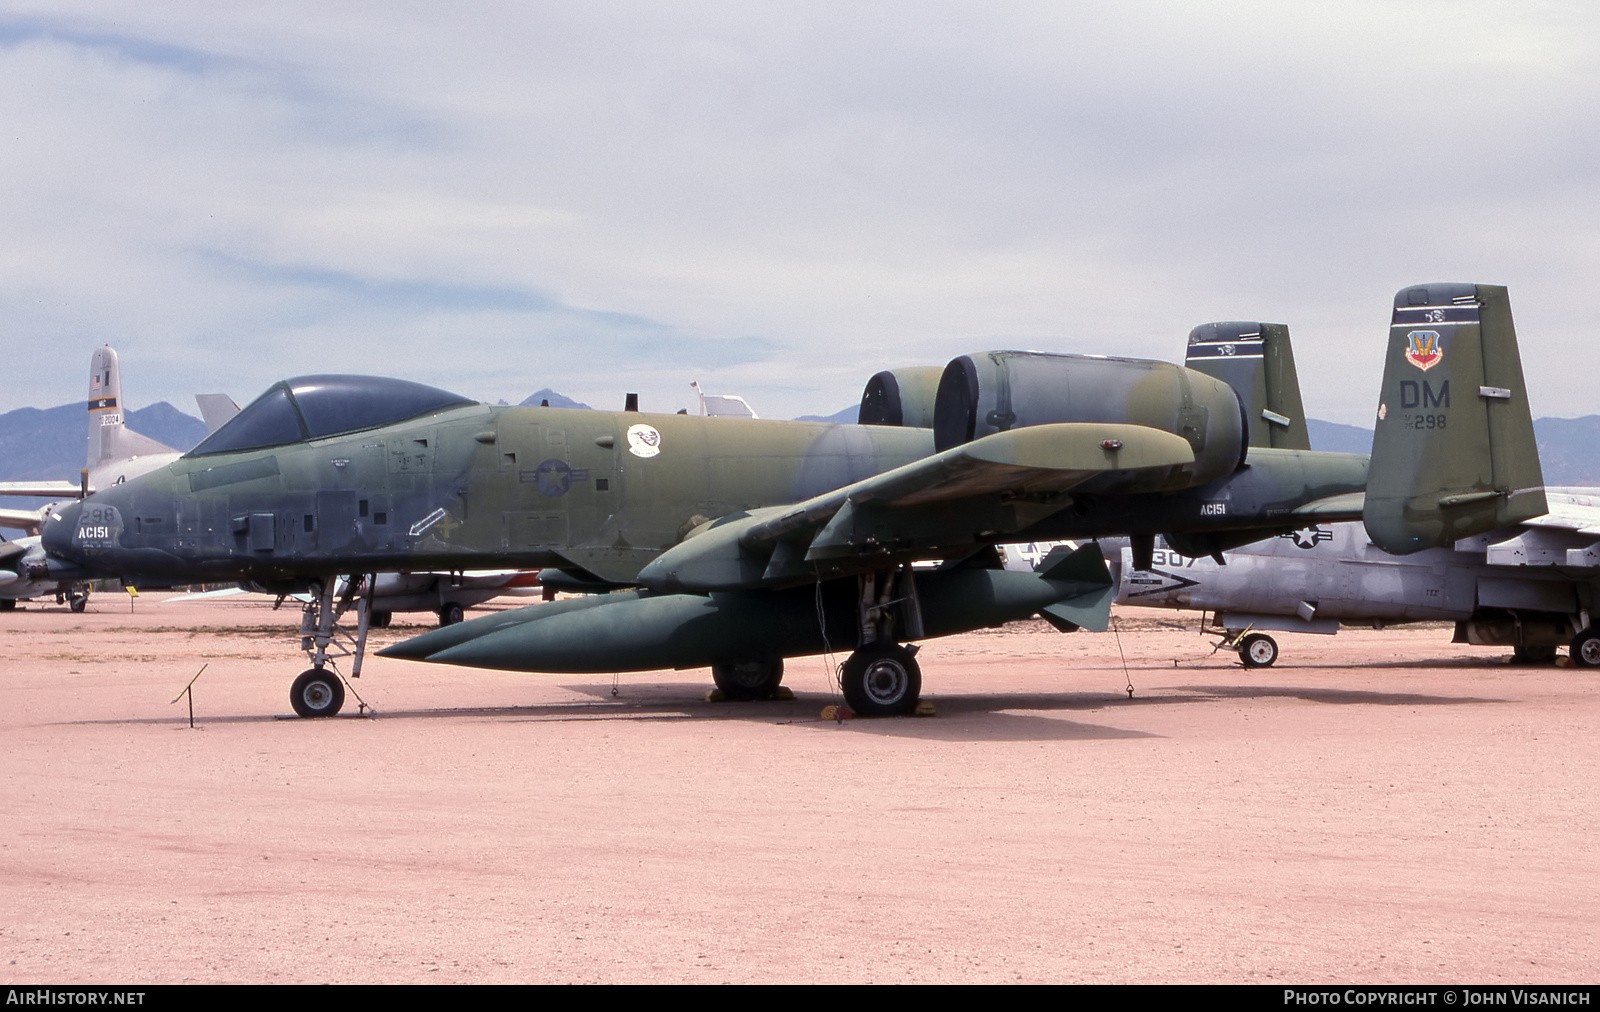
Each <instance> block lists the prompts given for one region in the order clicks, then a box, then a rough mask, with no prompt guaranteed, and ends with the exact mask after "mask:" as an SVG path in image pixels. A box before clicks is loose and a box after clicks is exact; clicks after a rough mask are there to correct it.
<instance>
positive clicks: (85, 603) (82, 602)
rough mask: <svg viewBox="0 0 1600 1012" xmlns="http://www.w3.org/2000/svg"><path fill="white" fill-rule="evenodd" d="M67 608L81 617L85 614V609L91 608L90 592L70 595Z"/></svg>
mask: <svg viewBox="0 0 1600 1012" xmlns="http://www.w3.org/2000/svg"><path fill="white" fill-rule="evenodd" d="M67 607H68V608H71V609H72V610H73V611H74V612H75V613H77V614H79V615H81V614H83V609H85V608H87V607H89V594H88V592H87V591H86V592H84V593H82V594H68V595H67Z"/></svg>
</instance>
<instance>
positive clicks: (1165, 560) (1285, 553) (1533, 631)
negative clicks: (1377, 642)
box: [1117, 488, 1600, 667]
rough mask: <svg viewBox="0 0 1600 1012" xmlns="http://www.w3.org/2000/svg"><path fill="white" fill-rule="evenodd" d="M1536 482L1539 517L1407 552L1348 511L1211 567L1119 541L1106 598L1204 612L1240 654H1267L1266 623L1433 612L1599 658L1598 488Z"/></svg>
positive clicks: (1258, 657)
mask: <svg viewBox="0 0 1600 1012" xmlns="http://www.w3.org/2000/svg"><path fill="white" fill-rule="evenodd" d="M1545 495H1546V498H1547V499H1548V501H1549V504H1550V511H1549V512H1548V513H1546V514H1545V515H1543V516H1539V517H1534V518H1532V519H1530V520H1527V521H1525V522H1523V523H1522V524H1519V525H1516V526H1513V527H1507V528H1502V529H1500V530H1495V531H1489V532H1486V533H1484V534H1478V535H1474V536H1472V537H1469V538H1462V539H1461V540H1459V541H1457V542H1456V543H1455V544H1454V545H1453V546H1444V547H1439V548H1430V549H1428V550H1426V551H1422V552H1417V553H1416V554H1414V555H1404V556H1396V555H1390V554H1388V553H1386V552H1383V551H1381V550H1379V549H1378V548H1376V547H1375V546H1374V545H1373V544H1372V542H1371V540H1370V539H1369V538H1368V537H1367V534H1366V532H1365V531H1364V530H1362V528H1361V526H1360V525H1359V524H1350V523H1344V524H1330V525H1319V526H1316V527H1312V528H1310V529H1308V530H1304V531H1295V532H1293V533H1290V534H1285V535H1282V536H1280V537H1276V538H1271V539H1269V540H1267V541H1262V542H1257V543H1256V544H1253V545H1245V546H1243V547H1241V548H1236V549H1233V550H1232V551H1230V552H1227V553H1226V554H1225V557H1226V560H1227V564H1226V565H1223V566H1219V565H1218V564H1217V563H1216V562H1215V561H1214V560H1212V559H1193V558H1186V557H1184V556H1183V555H1181V554H1179V553H1178V552H1175V551H1172V550H1171V549H1168V548H1165V547H1162V548H1158V549H1157V550H1156V552H1155V557H1154V559H1153V560H1152V564H1151V565H1150V566H1149V567H1147V568H1145V569H1142V570H1141V569H1135V568H1134V564H1133V553H1132V551H1130V550H1129V549H1126V548H1124V549H1122V551H1121V552H1120V555H1121V560H1120V566H1119V567H1118V568H1119V569H1120V582H1119V585H1118V589H1117V603H1119V604H1127V605H1139V606H1144V607H1154V608H1189V609H1194V610H1199V611H1207V612H1212V613H1214V614H1213V617H1212V619H1211V620H1210V621H1211V626H1212V627H1213V628H1214V629H1216V630H1220V631H1222V632H1224V633H1225V634H1226V635H1227V636H1228V637H1229V639H1230V640H1231V641H1232V642H1233V643H1234V644H1236V647H1237V649H1238V651H1239V658H1240V660H1242V661H1243V662H1244V664H1245V666H1246V667H1264V666H1267V665H1270V664H1272V663H1273V662H1274V661H1276V660H1277V658H1278V645H1277V643H1276V642H1275V641H1274V640H1273V639H1272V637H1271V636H1269V635H1267V634H1268V633H1269V632H1307V633H1322V634H1328V635H1331V634H1333V633H1335V632H1337V631H1338V629H1339V626H1340V625H1341V624H1342V625H1358V624H1359V625H1371V626H1374V627H1377V628H1382V627H1383V626H1385V625H1389V624H1394V623H1398V622H1414V621H1424V620H1440V619H1443V620H1449V621H1454V622H1455V623H1456V634H1455V642H1457V643H1477V644H1487V645H1502V646H1510V647H1512V649H1513V653H1514V656H1515V657H1516V659H1517V660H1519V661H1522V662H1525V663H1544V662H1549V661H1551V660H1553V659H1554V658H1555V655H1556V648H1557V647H1559V646H1566V647H1568V648H1569V651H1570V653H1571V656H1572V660H1573V662H1574V663H1576V664H1578V665H1581V666H1583V667H1595V666H1600V633H1596V632H1595V630H1594V629H1593V628H1592V627H1591V615H1592V613H1593V610H1594V602H1595V600H1596V591H1597V590H1600V489H1593V488H1549V489H1546V490H1545Z"/></svg>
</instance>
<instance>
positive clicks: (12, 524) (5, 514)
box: [0, 506, 50, 534]
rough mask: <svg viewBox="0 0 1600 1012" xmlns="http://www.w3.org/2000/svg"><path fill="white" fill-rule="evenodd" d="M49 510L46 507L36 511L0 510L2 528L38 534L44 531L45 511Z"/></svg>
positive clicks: (0, 525)
mask: <svg viewBox="0 0 1600 1012" xmlns="http://www.w3.org/2000/svg"><path fill="white" fill-rule="evenodd" d="M49 508H50V507H48V506H45V507H42V508H40V509H36V510H15V509H0V527H4V528H6V529H8V530H14V531H27V532H28V533H29V534H38V533H39V532H40V531H41V530H43V529H44V520H45V511H46V510H48V509H49Z"/></svg>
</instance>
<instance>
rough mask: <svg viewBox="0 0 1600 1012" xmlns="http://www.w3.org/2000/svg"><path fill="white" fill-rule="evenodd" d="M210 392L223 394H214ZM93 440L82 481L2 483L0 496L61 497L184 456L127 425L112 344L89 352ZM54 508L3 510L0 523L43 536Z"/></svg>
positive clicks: (119, 371) (80, 493)
mask: <svg viewBox="0 0 1600 1012" xmlns="http://www.w3.org/2000/svg"><path fill="white" fill-rule="evenodd" d="M208 396H213V397H216V396H221V395H217V394H212V395H208ZM88 407H89V427H88V431H89V439H88V453H87V457H86V460H85V463H84V469H83V473H82V474H81V475H80V476H79V478H78V480H77V481H6V482H0V495H15V496H33V497H38V498H44V499H53V500H56V501H61V500H65V499H77V498H79V497H81V496H83V495H84V494H86V493H87V492H94V491H98V490H99V489H103V488H109V487H110V486H112V485H115V484H116V483H118V482H121V481H127V480H128V479H129V478H137V477H138V476H139V475H141V474H145V473H146V472H149V471H154V470H155V469H156V468H159V467H163V466H165V465H167V464H170V463H172V462H173V461H175V460H177V459H178V458H179V457H181V456H182V455H183V454H182V452H181V451H179V450H174V449H173V448H172V447H170V446H165V445H163V444H161V443H158V442H156V441H155V440H154V439H151V438H150V437H149V436H144V435H140V434H139V433H137V432H135V431H133V430H132V429H130V428H128V426H127V425H126V424H125V422H124V420H123V407H122V369H121V367H120V366H119V365H118V363H117V353H116V352H115V351H114V350H113V349H112V348H111V346H110V345H105V346H103V347H100V348H96V349H95V351H94V354H92V355H91V356H89V401H88ZM49 513H50V506H44V507H42V508H40V509H37V510H17V509H0V527H9V528H12V529H14V530H21V531H26V532H27V533H29V534H38V533H39V531H40V530H41V529H42V528H43V527H44V521H45V518H46V517H47V516H49Z"/></svg>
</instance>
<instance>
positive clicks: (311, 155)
mask: <svg viewBox="0 0 1600 1012" xmlns="http://www.w3.org/2000/svg"><path fill="white" fill-rule="evenodd" d="M1596 20H1597V16H1596V15H1592V14H1590V13H1588V11H1587V9H1586V8H1582V7H1574V6H1566V5H1559V4H1551V5H1537V6H1515V7H1513V6H1505V5H1498V4H1466V5H1462V4H1426V3H1415V4H1371V5H1366V4H1354V5H1341V6H1339V7H1336V8H1326V9H1317V10H1308V9H1304V8H1300V7H1292V6H1285V5H1281V4H1266V3H1224V4H1208V5H1203V6H1196V5H1187V4H1161V3H1156V4H1139V5H1124V4H1111V3H1084V4H1071V5H1062V4H1056V3H1040V4H1027V3H1023V4H1011V5H1005V6H1003V7H998V8H997V7H994V6H993V5H978V4H965V3H919V4H880V5H859V4H833V3H807V4H783V3H768V4H714V3H708V4H674V5H659V4H627V3H614V4H586V5H581V6H571V7H566V6H559V5H554V6H551V5H536V6H530V5H523V4H509V3H508V4H500V3H477V4H467V5H462V6H459V7H453V8H450V9H449V10H445V9H442V8H436V7H433V6H430V5H407V4H382V5H366V4H351V5H337V6H336V7H327V6H324V5H314V4H289V3H284V4H260V5H249V6H247V7H243V8H230V7H216V6H214V5H202V4H190V3H171V4H161V5H139V4H131V3H128V4H123V3H109V4H107V3H92V4H91V3H66V4H51V5H49V6H29V5H23V4H11V5H6V6H0V89H3V93H5V94H6V95H8V96H9V98H10V100H9V101H8V102H7V103H4V104H0V137H4V138H6V140H7V141H8V143H7V145H6V146H5V148H4V149H0V159H4V162H3V164H4V169H5V178H6V179H7V180H8V186H7V188H6V190H5V192H0V228H3V229H5V233H6V234H7V236H8V238H9V239H10V240H11V241H10V242H9V243H8V248H7V249H4V250H0V310H3V311H4V312H5V314H6V316H5V318H6V319H7V321H8V326H7V327H6V328H5V330H4V332H3V333H0V354H3V355H4V356H5V360H6V361H7V362H8V364H10V365H11V367H12V369H13V371H16V370H17V369H18V368H21V367H22V366H23V364H24V363H25V364H26V370H27V372H28V373H29V375H30V377H31V381H30V383H29V384H28V385H27V386H25V387H21V386H17V385H10V386H8V387H7V388H6V389H5V390H4V392H3V393H0V409H5V408H10V407H16V406H20V405H22V404H25V403H44V402H47V401H48V402H51V403H54V402H59V401H65V400H69V399H75V398H76V397H77V396H79V394H80V390H79V388H80V387H81V386H82V378H81V376H80V373H81V372H82V370H83V364H82V363H83V360H85V359H86V358H87V355H88V353H89V350H90V349H91V348H92V347H93V346H94V345H96V344H98V343H100V342H102V341H112V342H114V343H117V344H118V346H119V348H121V349H122V350H123V352H124V359H123V361H124V364H125V369H126V370H127V374H128V377H129V390H130V394H132V395H133V396H135V397H138V396H140V395H141V393H143V394H148V395H149V396H151V397H152V399H154V398H165V399H170V400H173V401H175V402H186V399H187V395H188V393H189V391H190V390H193V389H216V388H223V387H226V388H230V389H232V390H234V391H235V396H237V397H247V396H250V395H251V394H252V393H253V392H254V391H255V390H259V389H261V388H263V387H265V386H266V385H267V384H268V383H269V382H271V381H272V380H273V379H276V378H278V377H279V376H280V375H283V374H289V373H304V372H315V371H320V370H324V369H326V368H331V367H332V366H331V365H330V363H339V368H341V369H344V368H350V369H359V370H362V371H375V372H389V373H394V374H398V375H414V374H413V373H412V372H411V371H412V370H417V371H420V372H421V373H422V375H421V376H417V377H416V378H424V379H426V380H427V381H429V382H435V383H438V384H440V385H444V386H448V387H452V388H455V389H460V390H462V391H463V392H465V393H469V394H474V395H479V396H485V397H500V396H504V397H506V398H507V399H509V400H520V399H521V397H522V396H525V395H526V393H527V392H528V391H531V390H534V389H538V388H539V387H542V386H546V385H549V386H553V387H555V388H556V389H559V390H562V391H563V392H565V393H568V394H570V395H572V396H575V397H578V398H580V399H582V400H586V401H588V402H590V403H598V404H608V403H612V402H615V401H620V394H621V392H622V391H624V390H639V391H641V392H643V393H644V394H645V401H646V403H647V404H652V403H654V404H660V405H663V406H665V405H667V404H673V405H676V403H677V402H678V401H685V402H686V397H687V395H686V393H685V392H686V391H687V383H688V381H689V380H690V379H700V380H701V381H702V382H703V383H704V384H706V385H707V387H708V389H712V388H714V389H722V390H728V391H734V392H739V393H743V394H745V395H746V396H747V397H750V398H751V400H752V403H754V404H755V405H756V406H757V409H758V410H759V411H760V412H761V413H762V414H763V415H765V416H768V417H776V416H782V415H794V414H801V413H807V412H825V411H831V410H834V409H835V408H837V407H840V406H842V405H843V404H846V403H849V402H850V401H852V400H854V399H855V398H856V397H857V396H858V393H859V389H860V386H861V384H862V383H863V382H864V381H865V379H866V377H867V376H868V375H870V374H871V373H872V372H873V371H876V370H877V369H879V368H884V367H889V366H897V365H909V364H921V363H933V364H938V363H942V362H943V361H945V360H947V359H948V358H949V357H951V356H952V355H955V354H959V353H964V352H969V351H976V350H980V349H983V348H989V347H1030V348H1037V349H1042V350H1061V351H1083V352H1103V353H1113V354H1131V355H1141V356H1149V357H1159V358H1167V359H1173V358H1176V357H1177V356H1178V355H1179V354H1181V351H1182V345H1183V340H1184V336H1185V335H1186V334H1187V332H1188V330H1189V328H1190V327H1192V326H1193V325H1195V324H1197V323H1200V322H1204V321H1206V320H1210V319H1252V318H1260V319H1269V320H1274V321H1278V322H1284V323H1288V324H1289V325H1290V326H1291V328H1292V329H1293V332H1294V334H1295V337H1296V350H1297V353H1298V355H1299V358H1300V361H1301V374H1302V376H1304V377H1306V378H1307V381H1306V386H1307V390H1306V397H1307V401H1308V407H1309V408H1310V410H1311V411H1312V412H1313V413H1314V414H1318V415H1320V416H1322V417H1327V418H1330V419H1332V420H1336V421H1345V422H1351V423H1366V422H1367V421H1368V419H1367V416H1368V415H1369V414H1370V413H1371V410H1372V401H1373V399H1374V397H1375V393H1376V384H1377V378H1378V372H1379V366H1378V355H1379V349H1380V347H1381V342H1382V340H1383V337H1384V333H1385V325H1386V323H1387V314H1388V308H1387V307H1388V302H1389V297H1390V295H1391V294H1392V293H1393V292H1394V291H1395V290H1396V289H1398V288H1400V287H1402V286H1404V285H1407V284H1411V283H1415V282H1420V281H1428V280H1443V279H1451V280H1476V281H1484V282H1491V283H1504V284H1508V285H1510V286H1511V288H1512V296H1513V300H1514V304H1515V306H1516V308H1517V311H1518V316H1519V323H1520V329H1521V331H1522V337H1523V344H1524V349H1525V352H1526V353H1527V358H1528V373H1529V379H1530V385H1531V386H1532V387H1533V389H1534V390H1535V398H1536V400H1535V407H1536V409H1537V410H1541V411H1544V412H1547V413H1559V414H1569V415H1574V414H1582V413H1588V412H1592V411H1595V410H1600V409H1597V408H1596V407H1595V405H1594V401H1593V398H1592V395H1591V394H1590V393H1589V384H1588V383H1586V382H1585V381H1584V380H1583V378H1582V377H1583V376H1584V375H1586V373H1587V372H1588V369H1587V368H1585V367H1592V366H1594V365H1596V364H1597V363H1596V362H1595V361H1594V360H1593V353H1592V352H1590V351H1589V348H1588V341H1587V329H1586V327H1584V325H1583V324H1582V322H1581V321H1582V320H1583V319H1584V318H1585V314H1586V311H1587V309H1586V306H1585V304H1584V297H1585V294H1586V292H1587V284H1588V278H1589V277H1591V276H1592V275H1593V274H1594V271H1595V267H1596V264H1595V258H1596V254H1597V251H1596V244H1595V242H1594V240H1593V238H1592V237H1593V236H1594V235H1595V234H1596V225H1597V224H1600V222H1597V220H1596V215H1597V213H1600V211H1597V209H1596V208H1597V205H1596V202H1595V201H1594V200H1593V199H1592V193H1593V189H1594V182H1595V179H1594V177H1595V173H1596V171H1597V170H1596V166H1597V165H1600V159H1597V158H1596V154H1597V152H1596V131H1597V130H1600V125H1597V124H1600V119H1597V118H1596V117H1595V116H1594V114H1593V110H1594V108H1595V99H1596V97H1597V96H1596V71H1595V69H1594V68H1595V67H1596V66H1600V61H1597V60H1596V59H1595V57H1596V55H1597V54H1596V53H1595V48H1596V46H1600V41H1597V40H1600V31H1596V30H1595V29H1597V28H1600V25H1597V24H1596V23H1595V22H1596ZM41 350H42V353H41ZM146 363H147V364H146ZM142 364H145V365H144V368H145V371H147V372H148V373H151V374H152V375H151V376H150V380H149V382H148V383H147V384H144V385H143V389H142V390H141V384H140V383H139V382H138V377H139V376H140V374H141V365H142ZM1335 377H1336V378H1335ZM135 391H140V393H135Z"/></svg>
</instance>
